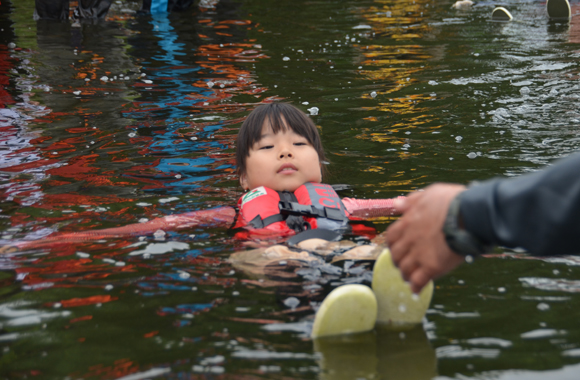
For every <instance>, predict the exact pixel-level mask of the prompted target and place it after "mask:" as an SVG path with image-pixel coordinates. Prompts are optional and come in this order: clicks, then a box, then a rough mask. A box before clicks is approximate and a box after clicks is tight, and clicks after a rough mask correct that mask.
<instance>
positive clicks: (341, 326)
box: [311, 284, 377, 338]
mask: <svg viewBox="0 0 580 380" xmlns="http://www.w3.org/2000/svg"><path fill="white" fill-rule="evenodd" d="M376 319H377V300H376V298H375V295H374V294H373V291H372V290H371V289H370V288H369V287H368V286H365V285H359V284H351V285H343V286H340V287H338V288H336V289H334V290H333V291H332V292H330V294H329V295H328V296H326V298H325V299H324V301H323V302H322V305H320V308H319V309H318V311H317V312H316V316H315V318H314V325H313V326H312V334H311V336H312V338H321V337H325V336H332V335H341V334H353V333H360V332H364V331H370V330H372V329H373V328H374V327H375V321H376Z"/></svg>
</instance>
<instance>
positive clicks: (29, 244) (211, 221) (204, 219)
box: [0, 207, 236, 253]
mask: <svg viewBox="0 0 580 380" xmlns="http://www.w3.org/2000/svg"><path fill="white" fill-rule="evenodd" d="M235 216H236V211H235V209H234V208H232V207H219V208H214V209H209V210H200V211H192V212H187V213H184V214H177V215H168V216H164V217H162V218H156V219H153V220H150V221H148V222H145V223H135V224H129V225H127V226H123V227H115V228H106V229H103V230H95V231H82V232H69V233H61V234H58V233H57V234H53V235H51V236H48V237H46V238H43V239H39V240H34V241H19V242H16V243H14V244H12V245H11V246H10V247H14V248H16V249H18V250H23V249H33V248H41V247H47V246H48V247H50V246H53V245H60V244H67V243H80V242H86V241H94V240H99V239H105V238H116V237H124V236H136V235H146V234H150V233H154V232H155V231H157V230H164V231H175V230H180V229H184V228H192V227H224V228H227V227H229V226H230V225H231V224H232V223H233V221H234V218H235ZM3 248H4V247H3ZM4 251H6V249H5V250H4ZM1 252H2V250H1V249H0V253H1Z"/></svg>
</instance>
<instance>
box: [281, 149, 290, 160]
mask: <svg viewBox="0 0 580 380" xmlns="http://www.w3.org/2000/svg"><path fill="white" fill-rule="evenodd" d="M285 157H292V152H290V151H289V150H284V151H282V152H280V158H285Z"/></svg>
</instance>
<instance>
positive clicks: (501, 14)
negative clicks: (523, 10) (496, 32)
mask: <svg viewBox="0 0 580 380" xmlns="http://www.w3.org/2000/svg"><path fill="white" fill-rule="evenodd" d="M491 19H492V20H493V21H503V22H505V21H511V20H512V19H513V16H512V14H511V13H510V12H509V11H508V10H507V9H505V8H504V7H497V8H495V9H494V10H493V12H491Z"/></svg>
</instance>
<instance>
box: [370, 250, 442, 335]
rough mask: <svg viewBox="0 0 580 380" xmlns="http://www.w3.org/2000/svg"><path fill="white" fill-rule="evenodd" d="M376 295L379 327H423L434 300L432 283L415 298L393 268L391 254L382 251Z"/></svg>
mask: <svg viewBox="0 0 580 380" xmlns="http://www.w3.org/2000/svg"><path fill="white" fill-rule="evenodd" d="M372 286H373V292H374V293H375V296H376V298H377V305H378V314H377V323H379V324H391V325H412V324H417V323H421V321H422V319H423V317H424V316H425V313H426V312H427V308H429V303H430V302H431V297H432V296H433V281H430V282H429V283H428V284H427V285H426V286H425V287H424V288H423V290H421V293H420V294H418V295H416V294H413V293H412V292H411V288H410V287H409V284H407V283H406V282H405V281H404V280H403V276H402V275H401V272H400V271H399V269H398V268H397V267H395V265H394V264H393V260H392V259H391V251H389V250H388V249H385V250H383V252H382V253H381V255H380V256H379V258H378V259H377V261H376V262H375V267H374V269H373V282H372Z"/></svg>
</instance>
